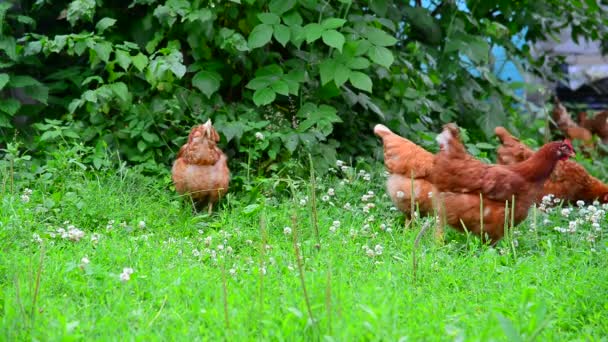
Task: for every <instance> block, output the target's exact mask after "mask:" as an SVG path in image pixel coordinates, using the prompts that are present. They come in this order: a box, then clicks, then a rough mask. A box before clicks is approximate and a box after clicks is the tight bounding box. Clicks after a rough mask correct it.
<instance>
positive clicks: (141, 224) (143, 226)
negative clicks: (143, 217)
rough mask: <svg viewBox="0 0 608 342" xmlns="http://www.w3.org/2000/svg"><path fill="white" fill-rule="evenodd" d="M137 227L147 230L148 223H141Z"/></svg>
mask: <svg viewBox="0 0 608 342" xmlns="http://www.w3.org/2000/svg"><path fill="white" fill-rule="evenodd" d="M137 227H138V228H139V229H144V228H146V222H144V221H139V223H137Z"/></svg>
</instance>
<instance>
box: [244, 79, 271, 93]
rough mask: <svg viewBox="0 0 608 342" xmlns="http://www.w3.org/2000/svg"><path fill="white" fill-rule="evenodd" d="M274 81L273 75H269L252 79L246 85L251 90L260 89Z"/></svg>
mask: <svg viewBox="0 0 608 342" xmlns="http://www.w3.org/2000/svg"><path fill="white" fill-rule="evenodd" d="M272 81H273V79H272V77H269V76H261V77H256V78H253V79H251V80H250V81H249V82H248V83H247V85H245V87H247V88H248V89H251V90H258V89H262V88H265V87H268V86H270V85H271V84H272Z"/></svg>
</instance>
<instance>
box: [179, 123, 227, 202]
mask: <svg viewBox="0 0 608 342" xmlns="http://www.w3.org/2000/svg"><path fill="white" fill-rule="evenodd" d="M219 140H220V137H219V135H218V134H217V131H216V130H215V128H213V125H212V124H211V120H207V122H206V123H205V124H204V125H198V126H195V127H194V128H192V131H191V132H190V135H188V141H187V142H186V144H185V145H184V146H182V147H181V148H180V150H179V153H178V155H177V159H176V160H175V163H173V169H172V170H171V175H172V179H173V183H174V184H175V190H177V192H178V193H180V194H182V195H189V196H190V197H191V198H192V201H193V202H194V204H195V206H196V208H197V209H201V208H203V207H204V206H205V205H206V206H207V207H208V212H209V213H211V210H212V208H213V204H214V203H216V202H217V201H218V200H219V198H220V197H221V196H223V195H224V194H225V193H226V191H228V184H229V182H230V170H229V169H228V164H227V158H226V155H225V154H224V153H223V152H222V150H220V149H219V148H218V147H217V142H218V141H219Z"/></svg>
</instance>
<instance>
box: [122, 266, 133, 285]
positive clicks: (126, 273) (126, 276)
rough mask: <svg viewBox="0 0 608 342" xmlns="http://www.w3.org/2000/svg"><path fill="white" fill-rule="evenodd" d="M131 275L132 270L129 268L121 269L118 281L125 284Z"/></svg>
mask: <svg viewBox="0 0 608 342" xmlns="http://www.w3.org/2000/svg"><path fill="white" fill-rule="evenodd" d="M131 274H133V269H132V268H130V267H125V268H123V269H122V273H121V274H120V280H122V281H123V282H127V281H129V280H130V279H131Z"/></svg>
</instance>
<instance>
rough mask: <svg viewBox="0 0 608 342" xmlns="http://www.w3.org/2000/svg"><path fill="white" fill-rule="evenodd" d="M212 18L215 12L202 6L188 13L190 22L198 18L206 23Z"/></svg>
mask: <svg viewBox="0 0 608 342" xmlns="http://www.w3.org/2000/svg"><path fill="white" fill-rule="evenodd" d="M211 19H213V12H211V10H210V9H208V8H201V9H198V10H196V11H192V12H190V14H188V21H189V22H193V21H197V20H198V21H200V22H201V23H205V22H207V21H209V20H211Z"/></svg>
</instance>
